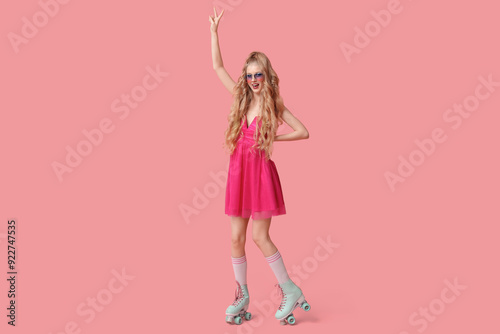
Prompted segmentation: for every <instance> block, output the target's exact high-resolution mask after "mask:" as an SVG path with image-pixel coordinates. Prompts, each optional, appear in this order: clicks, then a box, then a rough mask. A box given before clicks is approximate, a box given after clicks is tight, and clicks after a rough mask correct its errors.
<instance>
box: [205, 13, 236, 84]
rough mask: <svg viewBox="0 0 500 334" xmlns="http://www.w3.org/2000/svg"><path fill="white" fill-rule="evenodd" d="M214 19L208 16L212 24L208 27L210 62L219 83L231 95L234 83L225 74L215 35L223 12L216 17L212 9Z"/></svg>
mask: <svg viewBox="0 0 500 334" xmlns="http://www.w3.org/2000/svg"><path fill="white" fill-rule="evenodd" d="M214 13H215V15H214V17H211V16H209V20H210V22H211V23H212V24H211V26H210V32H211V34H212V62H213V67H214V70H215V73H217V76H218V77H219V79H220V81H222V84H223V85H224V87H226V89H227V90H228V91H229V92H230V93H231V94H232V93H233V88H234V86H235V85H236V82H234V80H233V79H232V78H231V76H230V75H229V73H227V71H226V69H225V68H224V63H223V62H222V55H221V52H220V48H219V35H218V34H217V28H218V26H219V20H220V18H221V17H222V14H223V13H224V10H222V12H221V13H220V15H219V16H217V11H216V10H215V7H214Z"/></svg>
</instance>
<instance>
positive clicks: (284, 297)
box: [276, 284, 286, 311]
mask: <svg viewBox="0 0 500 334" xmlns="http://www.w3.org/2000/svg"><path fill="white" fill-rule="evenodd" d="M276 287H277V288H278V293H279V295H280V296H281V305H280V306H279V307H278V310H280V311H281V310H282V309H283V307H285V304H286V294H285V293H284V292H283V288H282V287H281V286H280V285H279V284H276Z"/></svg>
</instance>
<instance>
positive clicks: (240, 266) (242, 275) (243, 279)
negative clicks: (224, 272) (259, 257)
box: [231, 255, 247, 285]
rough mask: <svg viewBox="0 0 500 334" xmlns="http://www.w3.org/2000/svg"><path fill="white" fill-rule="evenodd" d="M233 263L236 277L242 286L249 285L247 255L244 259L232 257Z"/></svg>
mask: <svg viewBox="0 0 500 334" xmlns="http://www.w3.org/2000/svg"><path fill="white" fill-rule="evenodd" d="M231 261H232V262H233V269H234V277H235V278H236V280H237V281H238V283H240V284H241V285H245V284H247V258H246V256H245V255H243V256H242V257H231Z"/></svg>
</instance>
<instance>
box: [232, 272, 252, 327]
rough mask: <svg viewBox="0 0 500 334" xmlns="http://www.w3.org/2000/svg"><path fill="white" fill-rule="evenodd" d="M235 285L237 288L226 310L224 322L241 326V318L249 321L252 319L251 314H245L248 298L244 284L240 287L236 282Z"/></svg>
mask: <svg viewBox="0 0 500 334" xmlns="http://www.w3.org/2000/svg"><path fill="white" fill-rule="evenodd" d="M236 284H237V285H238V286H237V287H236V292H235V298H234V302H233V303H232V304H231V305H229V307H228V308H227V309H226V322H227V323H228V324H231V323H233V322H234V323H235V324H237V325H241V323H242V322H243V318H245V319H246V320H250V318H251V317H252V314H251V313H250V312H247V309H248V304H249V303H250V297H249V295H248V288H247V285H246V284H243V285H240V283H239V282H238V281H236Z"/></svg>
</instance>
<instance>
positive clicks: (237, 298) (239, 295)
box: [233, 282, 244, 306]
mask: <svg viewBox="0 0 500 334" xmlns="http://www.w3.org/2000/svg"><path fill="white" fill-rule="evenodd" d="M237 284H238V287H237V288H236V291H235V292H234V302H233V306H237V305H238V304H239V303H240V302H241V301H242V300H243V297H244V296H243V290H242V289H241V285H240V283H238V282H237Z"/></svg>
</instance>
